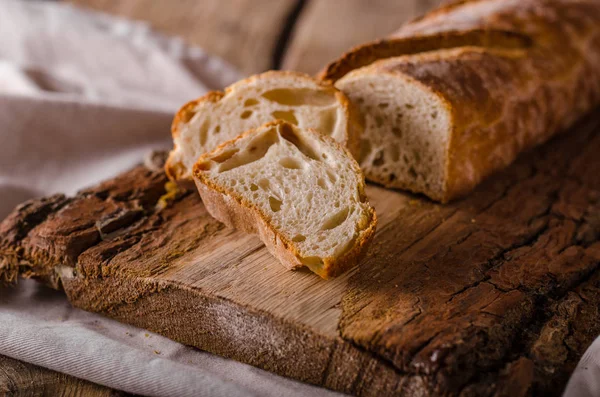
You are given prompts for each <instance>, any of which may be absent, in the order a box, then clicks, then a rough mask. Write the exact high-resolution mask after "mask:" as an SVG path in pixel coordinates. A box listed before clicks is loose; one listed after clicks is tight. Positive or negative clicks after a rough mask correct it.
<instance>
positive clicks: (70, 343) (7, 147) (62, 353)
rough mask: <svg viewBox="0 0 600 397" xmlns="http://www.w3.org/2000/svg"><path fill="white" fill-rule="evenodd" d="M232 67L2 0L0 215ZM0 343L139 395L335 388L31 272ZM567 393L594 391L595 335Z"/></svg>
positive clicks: (129, 148)
mask: <svg viewBox="0 0 600 397" xmlns="http://www.w3.org/2000/svg"><path fill="white" fill-rule="evenodd" d="M239 77H240V76H239V75H238V74H237V73H236V71H235V70H233V69H232V68H231V67H230V66H228V65H226V64H225V63H223V62H222V61H220V60H218V59H216V58H214V57H210V56H208V55H207V54H206V53H204V52H203V51H202V50H201V49H198V48H189V47H187V46H185V45H184V44H183V42H182V41H181V40H178V39H173V38H166V37H163V36H161V35H158V34H156V33H154V32H152V31H151V30H150V29H149V28H148V26H147V25H146V24H143V23H140V22H131V21H126V20H123V19H118V18H114V17H109V16H107V15H103V14H98V13H91V12H87V11H82V10H80V9H76V8H73V7H71V6H68V5H64V4H56V3H38V2H17V1H12V0H0V218H3V217H4V216H5V215H6V214H8V213H9V212H10V211H11V210H12V209H13V208H14V206H15V205H17V204H18V203H20V202H22V201H24V200H26V199H29V198H32V197H37V196H41V195H47V194H51V193H56V192H65V193H67V194H73V193H75V192H76V191H77V190H78V189H80V188H83V187H85V186H89V185H92V184H94V183H96V182H98V181H100V180H102V179H106V178H109V177H112V176H114V175H116V174H117V173H118V172H120V171H122V170H125V169H127V168H128V167H131V166H133V165H134V164H136V163H138V162H140V161H141V159H142V156H143V155H144V154H145V153H146V152H148V151H149V150H150V149H152V148H158V147H164V148H168V147H169V141H170V135H169V125H170V122H171V119H172V115H173V114H174V112H175V111H176V109H177V108H178V107H179V106H180V105H182V104H183V103H185V102H186V101H188V100H190V99H192V98H195V97H198V96H200V95H202V94H203V93H204V92H206V91H207V89H209V88H210V89H212V88H222V87H223V86H225V85H228V84H230V83H232V82H233V81H235V80H237V79H238V78H239ZM0 354H2V355H6V356H9V357H13V358H16V359H19V360H22V361H26V362H30V363H33V364H37V365H40V366H43V367H47V368H50V369H53V370H56V371H60V372H63V373H67V374H70V375H73V376H76V377H79V378H82V379H86V380H90V381H92V382H95V383H98V384H102V385H105V386H109V387H112V388H115V389H119V390H123V391H127V392H131V393H136V394H143V395H156V396H187V395H189V396H196V395H197V396H249V395H257V396H306V395H314V396H335V395H339V394H337V393H333V392H330V391H327V390H324V389H319V388H316V387H313V386H309V385H305V384H302V383H299V382H295V381H292V380H289V379H285V378H282V377H279V376H276V375H272V374H270V373H267V372H265V371H262V370H260V369H257V368H253V367H250V366H247V365H244V364H240V363H237V362H234V361H231V360H226V359H224V358H220V357H217V356H214V355H211V354H208V353H205V352H202V351H199V350H196V349H193V348H189V347H186V346H183V345H181V344H179V343H176V342H173V341H171V340H169V339H167V338H164V337H161V336H159V335H156V334H153V333H150V332H148V331H144V330H141V329H138V328H135V327H131V326H128V325H124V324H120V323H118V322H115V321H112V320H110V319H107V318H104V317H102V316H99V315H96V314H93V313H87V312H84V311H82V310H78V309H74V308H72V307H71V306H70V305H69V303H68V301H67V300H66V298H65V297H64V295H63V294H62V293H60V292H56V291H52V290H50V289H48V288H46V287H43V286H41V285H38V284H37V283H35V282H33V281H27V280H20V282H19V284H18V286H17V287H15V288H1V287H0ZM292 359H293V358H292ZM565 395H566V396H567V397H587V396H590V397H591V396H600V340H598V341H596V342H595V343H594V344H593V345H592V347H591V348H590V349H589V351H588V352H587V353H586V355H585V356H584V358H583V360H582V362H581V363H580V365H579V366H578V368H577V370H576V371H575V373H574V375H573V377H572V379H571V381H570V383H569V386H568V388H567V391H566V393H565Z"/></svg>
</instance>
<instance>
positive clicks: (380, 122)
mask: <svg viewBox="0 0 600 397" xmlns="http://www.w3.org/2000/svg"><path fill="white" fill-rule="evenodd" d="M375 124H377V128H381V127H382V126H383V117H381V116H379V115H377V116H375Z"/></svg>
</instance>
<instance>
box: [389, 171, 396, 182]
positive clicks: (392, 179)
mask: <svg viewBox="0 0 600 397" xmlns="http://www.w3.org/2000/svg"><path fill="white" fill-rule="evenodd" d="M395 180H396V174H394V173H391V174H390V178H389V181H390V183H391V182H394V181H395Z"/></svg>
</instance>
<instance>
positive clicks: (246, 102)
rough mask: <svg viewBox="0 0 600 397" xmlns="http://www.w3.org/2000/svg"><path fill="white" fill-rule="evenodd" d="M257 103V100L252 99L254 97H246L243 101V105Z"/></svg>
mask: <svg viewBox="0 0 600 397" xmlns="http://www.w3.org/2000/svg"><path fill="white" fill-rule="evenodd" d="M258 103H259V102H258V100H256V99H254V98H248V99H246V101H245V102H244V107H248V106H254V105H258Z"/></svg>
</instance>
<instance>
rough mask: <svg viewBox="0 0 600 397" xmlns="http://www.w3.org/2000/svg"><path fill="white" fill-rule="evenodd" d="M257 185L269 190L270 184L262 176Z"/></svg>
mask: <svg viewBox="0 0 600 397" xmlns="http://www.w3.org/2000/svg"><path fill="white" fill-rule="evenodd" d="M258 186H260V188H261V189H262V190H269V187H270V186H271V184H270V183H269V180H268V179H265V178H263V179H261V180H260V181H258Z"/></svg>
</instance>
